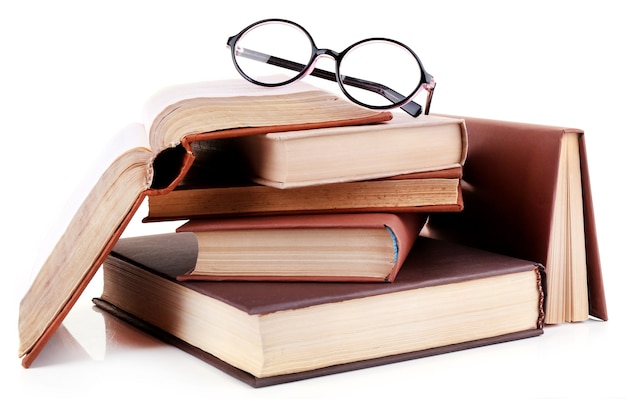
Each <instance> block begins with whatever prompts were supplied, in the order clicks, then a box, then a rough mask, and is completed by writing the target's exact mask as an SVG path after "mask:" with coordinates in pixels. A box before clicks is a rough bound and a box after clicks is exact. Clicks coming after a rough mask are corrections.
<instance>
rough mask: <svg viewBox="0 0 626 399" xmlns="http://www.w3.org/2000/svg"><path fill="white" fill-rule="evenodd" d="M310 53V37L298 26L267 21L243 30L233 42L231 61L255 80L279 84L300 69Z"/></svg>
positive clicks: (301, 70) (308, 58) (311, 44)
mask: <svg viewBox="0 0 626 399" xmlns="http://www.w3.org/2000/svg"><path fill="white" fill-rule="evenodd" d="M312 55H313V43H312V42H311V39H310V38H309V36H308V35H307V33H306V32H304V31H303V30H302V29H300V28H299V27H297V26H295V25H292V24H289V23H284V22H267V23H262V24H259V25H255V26H254V27H252V28H250V29H249V30H248V31H246V32H245V33H244V34H243V35H242V36H241V38H239V40H238V41H237V43H236V44H235V62H236V63H237V65H238V66H239V69H240V71H241V72H242V73H243V74H245V75H246V76H248V78H250V79H252V80H253V81H255V82H256V83H260V84H264V85H280V84H282V83H285V82H287V81H289V80H291V79H293V78H294V77H296V76H297V75H298V74H300V73H301V72H303V71H304V70H305V69H306V67H307V65H308V64H309V61H310V60H311V58H312Z"/></svg>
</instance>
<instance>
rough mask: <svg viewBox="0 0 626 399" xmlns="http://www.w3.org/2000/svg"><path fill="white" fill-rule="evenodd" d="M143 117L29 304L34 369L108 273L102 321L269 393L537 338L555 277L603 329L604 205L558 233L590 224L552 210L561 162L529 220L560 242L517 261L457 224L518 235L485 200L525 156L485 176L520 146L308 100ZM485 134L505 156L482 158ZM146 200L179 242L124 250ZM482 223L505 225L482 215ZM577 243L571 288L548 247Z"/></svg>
mask: <svg viewBox="0 0 626 399" xmlns="http://www.w3.org/2000/svg"><path fill="white" fill-rule="evenodd" d="M146 110H147V112H146V115H147V121H146V123H145V124H144V125H132V126H129V127H128V128H127V129H125V130H124V132H123V135H124V137H125V138H126V139H128V137H129V136H134V137H137V138H141V137H147V139H148V140H147V141H146V142H145V144H144V145H142V146H132V147H131V148H128V149H127V150H126V151H124V152H120V154H121V155H120V156H118V157H117V158H116V159H115V161H114V162H112V164H111V166H110V167H109V169H107V171H106V172H105V173H104V174H103V175H102V176H100V177H99V180H98V181H97V182H96V183H95V185H94V189H93V190H92V191H91V193H90V195H89V196H88V197H87V199H86V200H85V201H84V203H83V205H82V206H81V208H80V209H79V211H78V213H77V214H76V216H75V217H74V218H73V219H72V221H70V223H69V225H68V228H67V231H66V233H65V235H64V236H63V237H62V239H61V240H60V242H59V243H58V244H57V246H56V247H55V248H54V250H53V251H52V253H51V254H50V256H49V258H48V260H47V261H46V263H45V264H44V265H43V267H42V268H41V271H40V273H39V274H38V275H37V277H36V278H35V280H34V282H33V284H32V286H31V288H30V290H29V291H28V292H27V294H26V295H25V297H24V299H23V300H22V303H21V308H20V321H19V327H20V356H22V357H23V360H22V364H23V365H24V367H29V366H30V364H31V363H32V361H33V360H34V359H35V357H36V356H37V354H38V353H39V351H40V350H41V349H42V347H43V346H44V345H45V344H46V342H47V340H48V339H49V338H50V336H51V334H52V333H53V332H54V330H55V329H56V328H57V327H58V326H59V324H60V323H61V322H62V320H63V318H64V317H65V315H66V314H67V312H69V310H70V309H71V307H72V306H73V304H74V303H75V302H76V300H77V298H78V297H79V296H80V294H81V292H82V291H83V290H84V288H85V286H86V285H87V283H88V282H89V279H90V278H91V277H92V276H93V275H94V274H95V272H96V271H97V270H98V268H99V267H100V266H101V265H102V264H103V265H104V289H103V293H102V295H101V297H99V298H95V299H94V302H95V303H96V304H97V305H98V306H99V307H101V308H103V309H106V310H108V311H109V312H111V313H112V314H114V315H116V316H118V317H119V318H121V319H123V320H126V321H128V322H129V323H131V324H133V325H135V326H137V327H139V328H141V329H143V330H145V331H148V332H149V333H151V334H154V335H155V336H157V337H159V338H161V339H163V340H164V341H166V342H168V343H171V344H173V345H176V346H177V347H179V348H181V349H183V350H185V351H187V352H189V353H191V354H193V355H195V356H198V357H199V358H201V359H203V360H205V361H207V362H209V363H211V364H213V365H215V366H216V367H218V368H219V369H221V370H223V371H225V372H228V373H229V374H231V375H233V376H235V377H237V378H239V379H241V380H243V381H245V382H247V383H249V384H250V385H252V386H255V387H257V386H266V385H272V384H277V383H282V382H288V381H295V380H298V379H303V378H310V377H315V376H321V375H325V374H330V373H337V372H341V371H346V370H352V369H357V368H363V367H370V366H374V365H380V364H385V363H390V362H396V361H401V360H407V359H414V358H418V357H423V356H429V355H433V354H438V353H445V352H449V351H454V350H461V349H467V348H473V347H477V346H481V345H487V344H492V343H497V342H504V341H508V340H513V339H520V338H524V337H532V336H537V335H540V334H541V333H542V332H543V324H544V319H545V318H546V316H548V315H546V312H545V310H546V306H545V305H546V303H547V301H549V300H550V299H551V298H550V296H551V295H548V296H546V295H545V293H546V291H547V292H548V293H551V292H552V291H551V287H550V281H551V280H550V275H551V274H559V275H563V276H565V275H567V276H570V275H574V276H576V277H575V278H573V279H572V281H574V282H573V283H572V284H573V285H575V286H576V289H578V290H579V291H578V293H577V294H576V295H574V297H575V298H576V301H578V299H579V298H580V297H581V294H580V293H581V292H583V291H584V294H585V295H584V297H585V298H587V295H586V294H587V292H589V298H590V299H591V306H589V307H588V308H587V307H585V306H584V305H586V303H585V304H584V305H580V306H579V305H575V306H574V307H576V308H581V309H583V310H582V311H581V310H578V313H577V315H576V316H575V317H578V318H580V317H582V316H580V314H581V313H585V317H586V316H587V314H588V313H589V312H591V313H592V314H594V315H596V316H597V317H600V318H603V319H606V307H605V305H604V293H603V290H602V284H601V283H602V280H601V275H600V268H599V262H596V261H597V259H594V258H593V256H594V252H593V248H594V247H593V243H594V242H595V232H594V231H590V229H591V228H590V227H589V226H592V225H590V223H591V222H592V216H593V214H592V213H591V218H589V206H586V207H584V209H583V207H582V204H583V202H584V203H586V204H589V203H590V202H589V201H590V197H589V198H587V197H584V196H582V195H581V200H580V206H581V209H582V211H581V215H580V217H581V218H584V220H585V224H584V226H582V225H581V227H580V228H571V229H562V231H561V230H560V232H559V234H553V233H551V231H553V230H555V229H556V227H554V226H557V225H558V224H559V223H561V222H562V220H563V219H564V218H567V219H568V220H569V218H574V217H578V216H571V215H572V214H571V213H567V212H570V209H572V208H573V207H572V206H569V205H567V206H563V208H565V209H566V210H564V211H562V212H561V211H555V210H554V208H555V207H554V206H552V204H554V203H555V197H557V196H556V194H555V195H552V194H554V193H557V192H563V193H567V192H571V191H572V189H571V188H569V187H571V186H572V182H571V181H570V182H569V183H567V184H565V183H559V184H556V180H557V179H556V177H557V175H558V174H559V173H558V170H559V169H562V168H560V167H559V166H558V165H559V163H558V162H557V163H556V164H552V165H550V166H549V167H548V169H546V168H545V165H536V166H535V165H533V164H532V163H530V164H529V165H525V168H526V169H528V170H529V171H531V173H532V172H536V171H537V170H543V172H544V174H547V175H551V174H552V172H554V175H555V180H554V181H552V182H548V183H545V184H543V186H542V188H544V189H546V190H548V191H549V192H548V193H546V195H547V197H549V198H548V200H549V201H548V203H547V205H546V204H541V205H540V206H533V209H538V210H539V211H540V212H539V213H538V214H537V218H535V219H534V220H535V222H536V223H537V224H541V226H542V228H544V227H545V228H546V229H547V230H548V234H547V236H550V237H551V239H550V240H549V239H548V238H547V236H546V235H542V236H540V237H531V238H530V239H529V240H528V241H526V242H524V243H517V244H518V245H517V247H516V249H517V251H510V250H509V248H507V247H506V246H504V245H495V246H493V247H489V246H488V245H486V244H485V243H484V242H467V241H469V238H472V237H473V236H474V235H475V234H474V233H472V232H471V231H468V230H469V229H468V228H467V223H469V222H466V219H465V217H460V218H461V219H460V220H457V219H459V218H456V215H465V214H466V213H467V218H475V217H476V216H480V217H481V218H484V219H483V220H476V219H471V222H472V223H476V225H474V226H473V227H474V231H475V232H476V234H478V235H480V236H481V237H485V236H487V235H486V234H483V232H482V229H483V227H482V225H484V226H489V227H490V229H491V230H490V232H493V233H494V234H500V235H502V236H503V237H498V238H499V239H501V240H502V241H507V238H506V237H507V235H506V232H503V231H502V230H503V229H502V228H499V229H498V228H495V227H494V226H506V229H515V228H516V227H517V226H514V225H511V224H510V223H511V220H510V217H507V215H506V214H508V213H510V212H517V208H516V209H512V210H511V206H512V205H513V204H515V202H514V201H510V199H509V198H501V202H497V203H494V202H493V201H489V200H487V199H486V198H483V197H482V195H483V193H484V192H483V190H482V188H483V182H493V181H494V179H493V178H497V177H498V176H499V174H500V169H499V168H500V167H501V165H499V162H500V163H507V162H506V161H505V160H504V161H503V159H504V158H503V157H506V156H509V155H508V154H507V153H506V151H508V150H509V149H510V148H513V147H516V148H521V149H524V145H525V144H524V145H522V144H520V143H515V141H514V140H511V143H512V144H507V145H505V146H504V147H505V148H504V150H502V154H495V156H493V158H490V157H491V156H492V154H491V152H492V151H493V150H494V149H493V148H489V146H490V145H491V143H492V142H493V141H494V140H495V138H497V137H498V135H500V136H501V135H502V134H501V133H502V131H504V130H506V129H500V128H498V129H495V132H496V133H493V131H492V129H490V127H491V126H492V124H491V123H490V122H488V123H487V124H486V125H487V126H486V127H484V128H480V129H477V131H473V130H472V128H471V126H473V125H472V124H473V123H474V122H477V121H474V120H472V124H468V122H467V119H466V118H458V117H451V116H432V115H424V116H421V117H419V118H410V117H407V116H404V115H401V114H396V113H391V112H378V111H372V110H366V109H362V108H359V107H357V106H355V105H353V104H351V103H349V102H347V101H345V100H343V99H341V98H339V97H337V96H336V95H335V94H332V93H328V92H325V91H322V90H319V89H317V88H315V87H312V86H309V85H307V84H305V83H298V84H296V85H292V86H288V87H283V88H277V89H272V90H269V89H266V88H256V87H254V86H251V85H249V84H248V83H247V82H240V81H220V82H206V83H201V84H193V85H185V86H176V87H172V88H168V89H165V90H163V91H162V92H160V93H157V95H155V96H154V97H153V98H152V99H151V100H150V101H149V102H148V104H147V108H146ZM475 125H476V126H478V125H479V124H478V123H476V124H475ZM507 128H510V126H508V127H507ZM531 130H533V131H534V130H538V128H533V129H531ZM146 132H147V133H148V134H146ZM483 132H486V133H485V134H486V135H489V134H493V137H492V136H489V138H488V139H487V140H485V141H483V142H482V143H481V141H480V140H476V143H478V144H479V145H477V146H476V147H473V145H472V143H473V142H472V140H471V139H472V138H473V137H474V136H475V135H476V134H477V135H478V136H481V135H482V134H483ZM579 133H580V132H579ZM520 136H521V138H522V141H523V143H525V142H526V141H525V140H527V138H528V137H525V133H524V134H520ZM562 136H563V135H562ZM572 136H575V137H576V138H580V139H581V140H582V134H578V133H577V134H575V135H572ZM494 137H495V138H494ZM507 140H508V139H507ZM495 141H497V140H495ZM126 142H129V140H126ZM134 142H137V141H136V140H135V141H134ZM563 142H565V140H563ZM539 145H541V143H539ZM561 147H567V146H565V145H563V146H561V140H558V145H556V144H555V145H554V146H552V147H550V148H551V150H550V151H552V150H554V149H555V148H556V151H557V152H558V154H559V155H560V148H561ZM568 148H569V147H568ZM580 148H582V149H584V146H583V147H580ZM576 149H577V151H578V149H579V147H576ZM118 151H119V150H118ZM566 152H567V151H564V153H566ZM574 152H576V151H573V150H570V151H569V153H574ZM576 153H577V154H584V151H578V152H576ZM472 154H475V155H474V157H472ZM474 160H475V162H474ZM485 160H487V161H485ZM489 160H491V164H490V165H489V162H490V161H489ZM494 160H495V161H494ZM570 164H572V161H570ZM580 164H581V165H582V166H583V167H582V168H580V169H581V171H582V172H581V173H582V174H583V175H585V173H586V163H585V162H582V163H580ZM468 168H470V169H469V170H470V171H471V174H467V173H466V172H465V170H466V169H468ZM472 168H473V169H472ZM504 170H505V168H502V171H504ZM546 171H547V173H545V172H546ZM508 172H509V174H508V175H506V177H508V178H510V179H511V181H512V182H514V183H518V182H519V177H520V176H516V175H515V173H517V172H511V171H508ZM511 173H512V174H511ZM565 175H566V176H571V175H572V174H571V173H565ZM525 177H526V176H522V178H525ZM563 179H565V178H559V179H558V180H559V182H560V181H561V180H563ZM546 180H550V179H546ZM565 180H567V179H565ZM570 180H572V179H570ZM551 183H554V184H552V185H550V184H551ZM579 183H580V184H579V185H580V186H585V185H586V184H587V180H586V177H585V178H583V179H579ZM529 184H531V183H529ZM512 185H514V186H515V185H516V184H512ZM557 186H558V187H564V188H560V189H558V190H557ZM491 189H494V190H497V188H493V187H491ZM505 191H506V190H503V192H505ZM574 192H575V190H574ZM560 195H563V194H560ZM565 197H568V198H569V196H567V195H565ZM146 198H147V201H148V209H149V210H148V215H147V216H146V217H145V221H146V222H159V221H165V220H168V221H171V220H179V221H181V226H180V227H179V228H178V229H177V231H176V232H171V233H168V234H159V235H151V236H141V237H131V238H123V239H119V238H120V236H121V234H122V232H123V231H124V229H125V227H126V225H127V224H128V223H129V221H130V219H131V218H132V217H133V215H134V214H135V212H136V211H137V209H138V208H139V206H140V204H141V203H142V202H143V201H144V200H145V199H146ZM466 198H467V200H466ZM484 203H488V204H489V206H491V207H492V209H493V215H495V216H497V217H490V216H489V215H486V214H485V213H484V212H483V213H481V212H479V210H482V209H483V207H481V205H480V204H484ZM515 206H517V205H515ZM527 206H530V205H527ZM542 207H543V208H542ZM522 208H524V207H522ZM524 217H525V216H520V217H519V218H518V219H517V221H516V222H519V223H521V222H520V220H524V221H525V220H526V219H523V218H524ZM494 218H497V219H499V220H495V221H494ZM526 223H528V222H526ZM455 226H459V227H458V228H457V227H455ZM568 226H569V225H568ZM591 230H593V229H591ZM571 231H575V233H574V234H570V232H571ZM581 234H582V236H583V237H584V238H586V240H587V241H586V248H591V250H590V251H586V253H585V251H583V252H582V254H581V252H580V251H578V252H575V251H574V252H573V253H574V255H575V256H574V257H578V258H580V256H582V257H583V258H585V259H586V260H583V261H580V262H578V263H580V264H581V265H582V266H578V267H576V270H577V272H575V273H571V272H570V271H566V270H565V267H563V268H561V269H557V266H555V264H562V263H563V262H562V259H565V258H567V259H569V258H572V256H570V255H564V254H563V251H557V250H553V249H550V250H548V247H550V248H552V247H553V246H557V245H561V243H563V242H565V241H566V240H569V241H568V242H571V240H570V236H572V235H581ZM511 237H515V236H514V235H513V236H511ZM566 237H567V238H566ZM477 240H479V241H480V239H479V238H477ZM549 241H550V242H554V244H550V245H548V242H549ZM492 242H493V243H496V242H498V240H496V239H495V238H494V239H493V240H490V241H489V243H492ZM541 243H543V244H544V245H543V246H542V244H541ZM535 244H538V246H539V249H538V250H536V252H534V253H533V252H532V251H531V249H530V248H531V247H533V246H537V245H535ZM573 247H575V245H569V246H567V248H568V249H571V248H573ZM551 251H552V252H551ZM570 252H571V251H570ZM570 252H568V254H569V253H570ZM549 253H552V254H553V255H548V254H549ZM554 254H558V255H560V256H562V258H558V255H554ZM548 258H549V259H548ZM550 262H552V264H550ZM594 262H595V263H594ZM546 264H549V266H548V268H547V269H546V267H545V265H546ZM553 269H554V270H555V272H554V273H552V271H553ZM588 271H589V272H588ZM581 275H582V276H584V277H585V278H589V281H590V284H589V286H587V284H584V285H583V284H581V283H580V281H581V280H582V279H581V277H580V276H581ZM546 276H548V278H546ZM559 284H561V283H558V284H557V283H555V287H556V286H558V285H559ZM561 285H562V284H561ZM546 288H547V289H546ZM564 291H567V292H570V290H569V288H568V289H567V290H564ZM555 292H556V289H555ZM557 295H558V296H563V297H565V294H561V293H559V294H557ZM544 299H545V301H544ZM576 301H574V302H576ZM558 306H561V307H563V308H568V309H569V308H570V307H571V306H570V304H569V302H568V303H567V304H565V303H560V304H559V305H558ZM548 310H549V311H550V313H552V314H560V313H559V312H557V311H555V310H550V308H548ZM567 317H569V316H567ZM569 320H570V319H568V321H569ZM556 322H559V321H556Z"/></svg>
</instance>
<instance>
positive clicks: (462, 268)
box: [94, 233, 544, 387]
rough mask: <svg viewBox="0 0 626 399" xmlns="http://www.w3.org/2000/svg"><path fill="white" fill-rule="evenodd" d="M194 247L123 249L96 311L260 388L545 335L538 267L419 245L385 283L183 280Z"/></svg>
mask: <svg viewBox="0 0 626 399" xmlns="http://www.w3.org/2000/svg"><path fill="white" fill-rule="evenodd" d="M196 248H197V246H196V242H195V239H194V237H193V234H192V233H171V234H160V235H152V236H140V237H131V238H124V239H121V240H120V241H119V242H118V244H117V245H116V246H115V248H114V249H113V251H112V252H111V254H110V255H109V257H108V258H107V259H106V261H105V264H104V288H103V293H102V296H101V297H100V298H96V299H94V302H95V303H96V304H97V305H98V306H100V307H102V308H103V309H105V310H108V311H110V312H112V313H113V314H115V315H117V316H118V317H120V318H122V319H123V320H126V321H127V322H129V323H131V324H133V325H135V326H137V327H138V328H140V329H142V330H144V331H147V332H149V333H151V334H154V335H155V336H156V337H158V338H160V339H162V340H164V341H165V342H168V343H170V344H172V345H175V346H177V347H179V348H181V349H183V350H185V351H187V352H188V353H190V354H192V355H194V356H197V357H199V358H200V359H202V360H205V361H207V362H209V363H210V364H213V365H215V366H216V367H218V368H219V369H221V370H223V371H225V372H227V373H229V374H231V375H232V376H234V377H236V378H239V379H241V380H242V381H245V382H246V383H248V384H250V385H252V386H255V387H256V386H266V385H272V384H278V383H282V382H289V381H295V380H300V379H304V378H310V377H316V376H322V375H327V374H331V373H337V372H342V371H348V370H353V369H358V368H363V367H370V366H375V365H382V364H386V363H390V362H397V361H402V360H408V359H414V358H419V357H423V356H429V355H434V354H440V353H446V352H450V351H455V350H461V349H468V348H472V347H477V346H482V345H488V344H494V343H499V342H505V341H509V340H514V339H520V338H526V337H533V336H537V335H540V334H541V333H542V332H543V314H544V313H543V289H542V268H543V267H542V266H541V265H540V264H537V263H535V262H529V261H525V260H521V259H517V258H512V257H509V256H505V255H500V254H496V253H491V252H487V251H483V250H479V249H475V248H471V247H467V246H463V245H458V244H454V243H451V242H447V241H440V240H434V239H429V238H425V237H420V238H418V239H417V241H416V243H415V245H414V247H413V249H412V251H411V252H410V254H409V256H408V258H407V260H406V261H405V263H404V265H403V267H402V268H401V269H400V271H399V273H398V276H397V277H396V280H395V282H393V283H388V284H381V283H324V282H285V283H281V282H226V281H220V282H210V281H178V280H177V279H176V276H178V275H180V274H181V273H184V272H185V271H186V270H188V269H189V268H190V267H192V266H193V264H194V263H195V260H196V256H197V254H196V250H197V249H196Z"/></svg>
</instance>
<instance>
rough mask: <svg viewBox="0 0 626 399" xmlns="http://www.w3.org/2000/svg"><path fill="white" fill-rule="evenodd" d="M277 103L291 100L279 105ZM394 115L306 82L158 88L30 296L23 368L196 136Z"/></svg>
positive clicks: (182, 162)
mask: <svg viewBox="0 0 626 399" xmlns="http://www.w3.org/2000/svg"><path fill="white" fill-rule="evenodd" d="M277 102H279V103H280V104H281V105H282V107H276V104H277ZM270 110H271V112H270ZM279 115H280V116H281V118H278V116H279ZM392 117H393V115H392V114H391V113H390V112H375V111H373V110H368V109H364V108H362V107H358V106H356V105H355V104H352V103H351V102H349V101H347V100H344V99H342V98H340V97H338V96H337V95H335V94H333V93H330V92H325V91H323V90H320V89H318V88H316V87H314V86H311V85H309V84H306V83H303V82H298V83H297V84H294V85H291V86H290V87H285V88H278V89H266V88H261V87H258V86H255V85H252V84H250V83H248V82H245V81H243V80H241V79H236V80H224V81H212V82H198V83H192V84H185V85H177V86H172V87H168V88H164V89H163V90H162V91H160V92H158V93H156V94H155V95H154V96H153V97H151V98H150V99H149V100H148V101H147V102H146V121H145V122H144V123H134V124H131V125H129V126H128V127H126V128H124V129H122V131H121V132H120V136H121V137H119V140H118V141H117V142H115V143H114V144H116V146H115V148H114V150H115V151H116V153H115V154H113V155H115V158H113V160H112V161H111V163H110V165H109V166H108V167H107V168H106V170H105V171H104V172H103V174H102V175H101V176H95V179H97V180H96V181H94V182H93V186H92V187H91V188H90V191H89V194H88V195H87V197H86V198H85V199H84V200H83V202H82V203H81V205H80V207H79V209H78V210H77V211H76V213H75V214H74V215H73V216H72V217H71V220H70V221H69V223H68V225H67V226H68V227H67V228H66V230H65V232H64V233H63V235H62V236H61V237H60V239H59V241H58V242H57V244H56V245H55V247H54V248H53V249H52V251H51V253H50V254H49V256H48V258H47V259H46V260H45V262H44V263H43V265H42V266H41V268H40V269H39V272H38V273H37V275H36V276H35V278H34V280H33V282H32V284H31V286H30V288H29V289H28V291H27V292H26V294H25V295H24V297H23V298H22V300H21V302H20V310H19V321H18V330H19V338H20V343H19V349H18V355H19V356H20V357H21V358H22V366H23V367H29V366H30V365H31V363H32V362H33V360H34V359H35V358H36V357H37V355H38V354H39V353H40V351H41V349H42V348H43V347H44V346H45V345H46V343H47V342H48V340H49V339H50V338H51V337H52V335H53V334H54V331H55V330H56V329H57V328H58V327H59V325H60V324H61V323H62V321H63V319H64V318H65V316H66V315H67V314H68V312H69V311H70V309H71V308H72V306H74V304H75V303H76V301H77V299H78V298H79V296H80V295H81V293H82V292H83V291H84V289H85V287H86V286H87V284H88V283H89V281H90V280H91V279H92V277H93V276H94V275H95V273H96V271H97V270H98V268H99V267H100V265H101V264H102V262H104V260H105V259H106V257H107V255H108V254H109V251H110V250H111V248H113V246H114V245H115V243H116V242H117V240H118V239H119V237H120V236H121V234H122V232H123V231H124V229H125V228H126V226H127V225H128V223H129V222H130V220H131V219H132V217H133V215H134V214H135V212H136V211H137V209H138V208H139V206H140V205H141V203H142V202H143V200H144V198H145V197H146V196H151V195H162V194H165V193H167V192H169V191H171V190H173V189H174V188H175V187H176V186H177V185H178V184H179V183H180V182H181V181H182V180H183V178H184V177H185V176H186V175H187V172H188V171H189V169H190V168H191V166H192V164H193V163H194V160H195V159H196V156H197V153H194V150H193V148H192V147H193V146H194V145H195V144H194V143H201V142H208V141H214V140H219V139H222V138H228V137H237V136H245V135H255V134H265V133H269V132H278V131H293V130H303V129H314V128H323V127H337V126H345V125H360V124H376V123H381V122H385V121H389V120H391V119H392ZM277 118H278V119H277ZM276 120H280V121H281V124H279V125H277V124H276V122H275V121H276ZM131 136H132V137H131ZM130 138H132V140H130ZM129 143H132V145H135V144H137V143H139V144H138V145H137V146H131V147H129ZM109 155H111V154H109Z"/></svg>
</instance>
